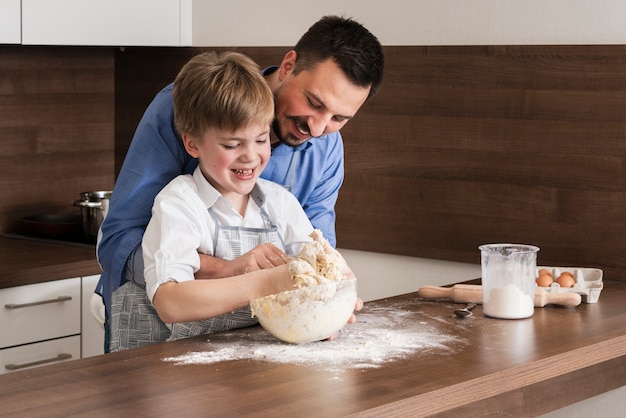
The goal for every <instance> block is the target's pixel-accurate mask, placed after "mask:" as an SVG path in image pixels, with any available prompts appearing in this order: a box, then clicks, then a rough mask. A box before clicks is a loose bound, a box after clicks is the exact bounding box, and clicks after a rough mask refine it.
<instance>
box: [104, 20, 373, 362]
mask: <svg viewBox="0 0 626 418" xmlns="http://www.w3.org/2000/svg"><path fill="white" fill-rule="evenodd" d="M383 65H384V58H383V53H382V47H381V45H380V43H379V42H378V40H377V39H376V37H375V36H374V35H372V34H371V33H370V32H369V31H368V30H367V29H366V28H364V27H363V26H362V25H361V24H359V23H357V22H356V21H354V20H352V19H346V18H341V17H336V16H326V17H323V18H322V19H320V20H319V21H318V22H316V23H315V24H314V25H313V26H311V28H309V30H308V31H307V32H306V33H305V34H304V35H303V36H302V38H301V39H300V40H299V41H298V43H297V44H296V46H295V47H294V49H293V50H291V51H289V52H288V53H287V54H286V55H285V57H284V58H283V60H282V62H281V64H280V66H279V67H270V68H267V69H265V70H264V71H263V75H264V77H265V79H266V81H267V83H268V85H269V86H270V88H271V90H272V92H273V94H274V100H275V120H274V122H273V125H272V132H271V143H272V154H271V158H270V161H269V163H268V165H267V166H266V168H265V170H264V171H263V173H262V175H261V177H262V178H265V179H268V180H272V181H274V182H276V183H279V184H281V185H283V186H284V187H285V188H287V189H288V190H289V191H291V192H292V193H293V194H294V195H295V196H296V198H297V199H298V200H299V202H300V203H301V204H302V207H303V208H304V210H305V212H306V214H307V216H308V217H309V219H310V220H311V223H312V224H313V226H314V227H315V228H317V229H320V230H321V231H322V232H323V234H324V236H325V237H326V238H327V239H328V240H329V242H330V243H331V244H332V245H333V246H334V245H336V237H335V210H334V206H335V202H336V201H337V196H338V193H339V188H340V187H341V184H342V182H343V142H342V138H341V134H340V133H339V129H340V128H341V127H343V126H344V125H345V124H346V123H347V122H348V121H349V120H351V119H352V118H353V117H354V116H355V114H356V113H357V111H358V110H359V108H360V107H361V106H362V105H363V103H365V101H366V100H368V99H369V98H371V97H372V96H374V94H376V92H377V91H378V89H379V87H380V84H381V82H382V73H383ZM196 166H197V160H196V159H194V158H192V157H190V156H189V154H188V153H187V152H186V151H185V148H184V146H183V142H182V140H181V138H180V135H179V134H178V132H177V131H176V128H175V127H174V106H173V100H172V85H171V84H170V85H169V86H167V87H165V88H164V89H163V90H162V91H161V92H159V93H158V94H157V96H156V97H155V99H154V100H153V102H152V103H151V104H150V105H149V106H148V108H147V110H146V112H145V114H144V116H143V117H142V119H141V121H140V123H139V126H138V127H137V131H136V132H135V135H134V137H133V140H132V143H131V145H130V148H129V150H128V153H127V155H126V159H125V161H124V164H123V165H122V168H121V170H120V173H119V176H118V179H117V181H116V184H115V187H114V190H113V194H112V196H111V200H110V206H109V210H108V214H107V217H106V219H105V221H104V222H103V224H102V228H101V231H100V237H99V240H98V249H97V252H98V261H99V263H100V265H101V267H102V270H103V273H102V276H101V277H100V281H99V283H98V286H97V288H96V293H97V294H99V295H101V296H102V297H103V299H104V302H105V306H106V311H105V317H106V318H108V317H109V312H110V302H111V295H112V293H113V292H114V291H115V290H116V289H117V288H118V287H119V286H120V285H121V284H123V283H125V282H126V281H127V280H130V281H133V282H135V283H139V284H142V283H143V282H144V280H143V258H142V254H141V239H142V237H143V233H144V231H145V228H146V225H147V224H148V221H149V220H150V216H151V208H152V204H153V201H154V198H155V196H156V194H157V193H158V192H159V191H160V190H161V189H162V188H163V187H164V186H165V185H166V184H167V183H169V182H170V181H171V180H172V179H173V178H174V177H176V176H178V175H180V174H190V173H192V172H193V171H194V169H195V167H196ZM286 261H287V258H286V256H285V254H284V253H283V252H282V251H280V250H279V249H278V248H276V247H275V246H273V245H271V244H262V245H260V246H258V247H256V248H254V249H253V250H251V251H249V252H247V253H245V254H244V255H242V256H240V257H238V258H236V259H234V260H230V261H228V260H223V259H219V258H215V257H211V256H208V255H201V267H200V270H199V271H198V272H196V278H197V279H203V278H218V277H227V276H234V275H239V274H243V273H245V272H249V271H253V270H257V269H263V268H270V267H274V266H278V265H281V264H283V263H285V262H286ZM105 324H106V322H105ZM106 328H107V326H106V325H105V329H106ZM107 338H108V332H106V334H105V350H106V349H107V347H108V341H107Z"/></svg>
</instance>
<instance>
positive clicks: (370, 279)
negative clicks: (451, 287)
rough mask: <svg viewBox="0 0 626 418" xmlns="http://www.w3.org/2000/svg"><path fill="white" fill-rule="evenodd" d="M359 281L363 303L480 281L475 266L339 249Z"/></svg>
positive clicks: (477, 265) (478, 266) (477, 253)
mask: <svg viewBox="0 0 626 418" xmlns="http://www.w3.org/2000/svg"><path fill="white" fill-rule="evenodd" d="M339 252H341V254H342V255H343V257H344V258H345V259H346V261H347V262H348V265H349V266H350V268H351V269H352V271H354V274H355V275H356V277H357V279H358V291H359V297H360V298H361V299H363V300H364V301H366V302H367V301H370V300H374V299H382V298H385V297H389V296H395V295H401V294H404V293H410V292H416V291H417V290H419V288H420V287H422V286H427V285H428V286H443V285H446V284H453V283H457V282H461V281H465V280H471V279H476V278H479V277H480V252H479V251H478V249H476V260H477V264H466V263H456V262H452V261H442V260H431V259H427V258H416V257H406V256H401V255H390V254H380V253H372V252H365V251H356V250H347V249H342V248H339Z"/></svg>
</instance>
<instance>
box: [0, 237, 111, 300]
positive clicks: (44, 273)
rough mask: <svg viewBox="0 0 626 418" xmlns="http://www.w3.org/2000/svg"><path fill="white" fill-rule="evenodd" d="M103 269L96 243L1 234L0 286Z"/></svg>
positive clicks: (89, 272)
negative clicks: (54, 241) (23, 237)
mask: <svg viewBox="0 0 626 418" xmlns="http://www.w3.org/2000/svg"><path fill="white" fill-rule="evenodd" d="M100 272H101V269H100V266H99V265H98V262H97V261H96V249H95V246H94V247H93V248H91V247H90V246H88V245H79V244H71V243H63V242H59V243H51V242H50V241H46V242H43V241H38V240H30V239H20V238H7V237H6V236H3V237H0V289H3V288H7V287H14V286H21V285H27V284H35V283H42V282H48V281H51V280H60V279H67V278H71V277H78V276H88V275H92V274H100Z"/></svg>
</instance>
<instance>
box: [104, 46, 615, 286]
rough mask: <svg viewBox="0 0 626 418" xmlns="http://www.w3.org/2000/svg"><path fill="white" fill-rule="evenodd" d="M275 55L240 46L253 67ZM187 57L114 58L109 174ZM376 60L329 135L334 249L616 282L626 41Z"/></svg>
mask: <svg viewBox="0 0 626 418" xmlns="http://www.w3.org/2000/svg"><path fill="white" fill-rule="evenodd" d="M287 49H288V48H240V49H239V50H240V51H241V52H244V53H247V54H248V55H250V56H252V57H253V58H254V59H255V60H257V62H259V64H260V65H261V66H266V65H271V64H276V63H278V62H279V61H280V59H281V58H282V56H283V54H284V53H285V52H286V51H287ZM199 51H200V49H194V48H127V49H125V50H124V51H117V52H116V170H118V169H119V166H120V164H121V161H122V159H123V156H124V154H125V152H126V149H127V147H128V144H129V143H130V139H131V137H132V133H133V132H134V129H135V126H136V124H137V122H138V121H139V118H140V117H141V115H142V114H143V111H144V109H145V107H146V106H147V105H148V104H149V102H150V100H151V99H152V97H153V96H154V94H156V92H157V91H158V90H159V89H160V88H162V87H163V86H164V85H165V84H167V83H169V82H171V81H172V80H173V78H174V77H175V74H176V73H177V72H178V69H179V68H180V67H181V66H182V65H183V64H184V63H185V62H186V60H187V59H188V58H189V57H190V56H191V55H193V54H195V53H197V52H199ZM385 53H386V72H385V81H384V85H383V88H382V89H381V91H380V93H379V94H378V95H377V96H376V97H375V98H374V99H373V100H372V101H371V102H369V103H367V104H366V105H365V106H364V107H363V109H362V110H361V111H360V112H359V114H358V115H357V117H356V118H355V120H354V121H352V122H350V123H349V124H348V125H347V126H346V127H345V128H344V129H343V131H342V132H343V136H344V139H345V148H346V179H345V183H344V186H343V188H342V190H341V193H340V198H339V202H338V204H337V215H338V221H337V232H338V245H339V246H340V247H342V248H352V249H358V250H365V251H375V252H382V253H393V254H403V255H409V256H417V257H429V258H438V259H445V260H455V261H464V262H472V263H479V261H480V259H479V252H478V249H477V247H478V246H479V245H480V244H483V243H488V242H519V243H532V244H536V245H538V246H540V247H541V251H540V253H539V263H541V264H550V265H578V266H588V267H592V266H595V267H600V268H602V269H604V271H605V276H606V277H607V278H611V279H618V280H626V276H625V275H623V271H624V268H625V267H626V261H625V260H624V257H623V254H625V253H626V239H625V238H626V209H625V208H626V185H625V180H624V165H625V157H626V47H625V46H619V45H612V46H484V47H480V46H468V47H419V46H406V47H385ZM116 172H117V171H116ZM381 280H384V278H381Z"/></svg>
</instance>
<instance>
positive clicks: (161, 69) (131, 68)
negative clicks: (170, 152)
mask: <svg viewBox="0 0 626 418" xmlns="http://www.w3.org/2000/svg"><path fill="white" fill-rule="evenodd" d="M233 49H235V50H237V51H239V52H241V53H243V54H246V55H248V56H250V57H252V58H253V59H254V60H255V61H256V62H257V63H258V64H259V66H261V68H264V67H267V66H270V65H278V64H280V61H281V60H282V58H283V56H284V55H285V53H286V52H287V51H288V50H289V48H287V47H285V48H277V47H271V48H143V47H137V48H124V49H123V50H118V51H117V52H116V54H115V174H116V175H117V174H118V173H119V171H120V168H121V166H122V163H123V162H124V157H125V156H126V151H127V150H128V146H129V145H130V142H131V140H132V138H133V134H134V133H135V128H136V127H137V124H138V123H139V120H140V119H141V116H142V115H143V113H144V111H145V110H146V107H148V105H149V104H150V102H151V101H152V99H153V98H154V96H155V95H156V94H157V93H158V92H159V90H161V89H162V88H163V87H165V86H166V85H168V84H169V83H171V82H173V81H174V79H175V78H176V74H178V72H179V71H180V69H181V68H182V66H183V65H184V64H185V63H186V62H187V61H188V60H189V59H190V58H191V57H192V56H194V55H196V54H198V53H200V52H203V51H218V52H220V51H227V50H228V51H230V50H233Z"/></svg>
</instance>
